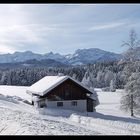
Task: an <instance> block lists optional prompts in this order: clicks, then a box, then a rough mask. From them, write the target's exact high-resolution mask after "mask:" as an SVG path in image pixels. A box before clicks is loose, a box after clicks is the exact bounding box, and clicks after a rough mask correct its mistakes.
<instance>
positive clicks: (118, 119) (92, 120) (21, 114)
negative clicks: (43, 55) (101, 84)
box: [0, 86, 140, 135]
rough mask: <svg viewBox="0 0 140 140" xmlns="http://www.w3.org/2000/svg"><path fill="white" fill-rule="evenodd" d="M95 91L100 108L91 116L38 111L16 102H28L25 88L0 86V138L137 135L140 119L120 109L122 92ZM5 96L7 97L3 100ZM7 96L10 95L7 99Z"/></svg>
mask: <svg viewBox="0 0 140 140" xmlns="http://www.w3.org/2000/svg"><path fill="white" fill-rule="evenodd" d="M95 90H96V91H97V94H98V97H99V101H100V105H98V106H97V107H96V112H94V113H80V112H75V111H69V110H56V109H40V110H36V109H35V108H34V107H33V106H31V105H28V104H25V103H23V102H22V101H20V100H17V98H15V96H19V97H21V98H24V99H25V100H30V96H29V95H28V94H26V93H25V91H26V87H16V86H0V94H3V95H4V96H2V95H0V112H1V113H0V124H1V125H0V134H1V135H11V134H12V135H137V134H138V135H140V119H139V118H138V116H137V117H135V118H132V117H130V116H129V114H126V113H124V112H122V111H121V110H120V98H121V95H122V92H123V90H117V92H102V91H101V89H95ZM7 95H8V96H10V98H7ZM11 96H14V97H13V98H11Z"/></svg>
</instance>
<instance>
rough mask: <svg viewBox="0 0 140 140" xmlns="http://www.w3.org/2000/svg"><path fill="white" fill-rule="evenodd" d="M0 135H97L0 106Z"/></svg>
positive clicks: (86, 130) (73, 126) (85, 129)
mask: <svg viewBox="0 0 140 140" xmlns="http://www.w3.org/2000/svg"><path fill="white" fill-rule="evenodd" d="M0 112H1V113H0V124H1V125H0V135H98V134H99V133H98V132H95V131H92V130H90V129H87V128H86V127H85V128H83V127H80V126H76V125H70V124H67V123H65V122H59V121H55V120H54V121H53V120H43V119H41V118H40V117H39V116H36V115H35V114H30V113H27V112H26V113H25V112H20V111H13V110H10V109H6V108H3V107H2V108H1V107H0Z"/></svg>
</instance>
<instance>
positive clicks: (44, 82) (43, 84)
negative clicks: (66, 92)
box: [27, 76, 94, 96]
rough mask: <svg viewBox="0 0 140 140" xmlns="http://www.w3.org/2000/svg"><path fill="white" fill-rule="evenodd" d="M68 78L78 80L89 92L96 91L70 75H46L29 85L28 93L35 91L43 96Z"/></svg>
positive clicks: (34, 92)
mask: <svg viewBox="0 0 140 140" xmlns="http://www.w3.org/2000/svg"><path fill="white" fill-rule="evenodd" d="M67 79H71V80H72V81H74V82H76V83H77V84H79V85H80V86H82V87H83V88H85V89H86V90H88V91H89V93H91V94H94V91H92V90H90V89H88V88H87V87H85V86H84V85H83V84H81V83H80V82H78V81H76V80H74V79H73V78H71V77H69V76H46V77H44V78H42V79H41V80H39V81H38V82H36V83H35V84H33V85H32V86H30V87H28V88H27V93H29V94H30V93H31V94H32V93H33V94H37V95H40V96H43V95H45V94H47V93H48V92H49V91H51V90H52V89H53V88H55V87H56V86H58V85H59V84H61V83H62V82H64V81H65V80H67Z"/></svg>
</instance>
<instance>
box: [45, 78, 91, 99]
mask: <svg viewBox="0 0 140 140" xmlns="http://www.w3.org/2000/svg"><path fill="white" fill-rule="evenodd" d="M86 93H89V91H87V90H86V89H85V88H83V87H81V86H80V85H78V84H77V83H75V82H74V81H72V80H71V79H67V80H66V81H64V82H63V83H61V84H60V85H58V86H57V87H56V88H54V89H52V90H51V91H50V92H48V93H47V95H46V96H44V97H47V99H48V100H51V101H59V100H84V99H87V96H86Z"/></svg>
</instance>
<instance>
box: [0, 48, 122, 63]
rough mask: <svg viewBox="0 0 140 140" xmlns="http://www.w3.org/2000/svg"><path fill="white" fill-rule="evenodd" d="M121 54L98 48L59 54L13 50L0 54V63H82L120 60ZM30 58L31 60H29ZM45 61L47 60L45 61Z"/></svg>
mask: <svg viewBox="0 0 140 140" xmlns="http://www.w3.org/2000/svg"><path fill="white" fill-rule="evenodd" d="M121 58H122V54H116V53H113V52H108V51H104V50H101V49H98V48H90V49H78V50H76V51H75V52H74V53H73V54H67V55H61V54H59V53H53V52H50V53H46V54H37V53H33V52H31V51H25V52H15V53H13V54H9V53H8V54H0V63H19V62H22V63H23V62H26V63H29V62H32V63H33V62H34V63H39V62H42V61H43V63H47V62H49V63H50V61H52V60H53V61H52V62H53V63H54V62H55V63H59V65H82V64H89V63H94V62H101V61H114V60H120V59H121ZM29 60H31V61H29ZM46 61H47V62H46Z"/></svg>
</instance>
